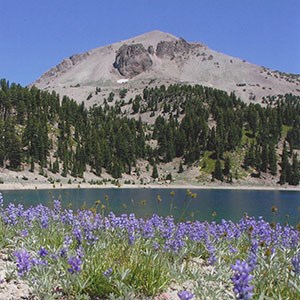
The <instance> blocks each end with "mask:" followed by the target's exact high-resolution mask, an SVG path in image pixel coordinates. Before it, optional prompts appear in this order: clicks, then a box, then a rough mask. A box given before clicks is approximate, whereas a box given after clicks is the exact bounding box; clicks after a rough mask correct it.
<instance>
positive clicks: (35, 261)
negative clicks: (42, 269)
mask: <svg viewBox="0 0 300 300" xmlns="http://www.w3.org/2000/svg"><path fill="white" fill-rule="evenodd" d="M31 263H32V265H33V266H48V261H47V260H42V259H40V258H33V259H32V260H31Z"/></svg>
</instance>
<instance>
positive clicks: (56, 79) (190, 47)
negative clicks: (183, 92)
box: [32, 31, 300, 105]
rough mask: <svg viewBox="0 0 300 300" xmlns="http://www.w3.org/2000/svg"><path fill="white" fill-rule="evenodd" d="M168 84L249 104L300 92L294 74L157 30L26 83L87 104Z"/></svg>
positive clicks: (80, 57)
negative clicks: (209, 89)
mask: <svg viewBox="0 0 300 300" xmlns="http://www.w3.org/2000/svg"><path fill="white" fill-rule="evenodd" d="M174 83H187V84H200V85H204V86H209V87H213V88H217V89H221V90H224V91H227V92H234V93H235V94H236V95H237V96H239V97H240V98H241V99H242V100H244V101H246V102H249V101H251V102H255V103H261V102H262V101H263V97H267V96H275V95H279V94H285V93H293V94H295V95H300V75H294V74H287V73H284V72H279V71H273V70H270V69H268V68H265V67H262V66H257V65H254V64H251V63H249V62H246V61H245V60H241V59H239V58H234V57H231V56H228V55H225V54H222V53H219V52H216V51H214V50H211V49H209V48H208V47H207V46H205V45H203V44H201V43H191V42H187V41H186V40H184V39H183V38H177V37H175V36H173V35H171V34H168V33H164V32H160V31H152V32H149V33H145V34H142V35H140V36H137V37H134V38H131V39H128V40H125V41H121V42H118V43H114V44H112V45H108V46H104V47H100V48H95V49H92V50H90V51H88V52H85V53H82V54H76V55H72V56H70V57H69V58H66V59H64V60H63V61H62V62H61V63H60V64H58V65H57V66H55V67H53V68H52V69H50V70H49V71H47V72H46V73H44V74H43V75H42V76H41V77H40V78H39V79H38V80H36V81H35V82H34V83H33V84H32V85H35V86H36V87H38V88H40V89H43V90H49V91H51V90H55V91H56V92H58V93H59V94H61V95H67V96H69V97H71V98H74V99H75V100H76V101H78V102H81V101H84V100H89V101H87V104H88V105H93V104H95V103H102V102H103V100H104V99H105V98H107V96H108V93H109V92H114V91H117V90H120V89H124V88H126V90H128V91H131V93H129V95H133V94H134V91H135V92H136V93H137V92H140V91H141V90H142V89H143V88H144V87H145V86H159V85H162V84H165V85H168V84H174ZM95 89H97V90H98V91H99V92H97V93H94V92H95Z"/></svg>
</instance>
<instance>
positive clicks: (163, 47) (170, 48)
mask: <svg viewBox="0 0 300 300" xmlns="http://www.w3.org/2000/svg"><path fill="white" fill-rule="evenodd" d="M192 48H193V45H192V44H189V43H188V42H187V41H185V40H184V39H183V38H180V39H178V40H175V41H161V42H159V43H158V44H157V47H156V55H157V57H159V58H164V57H169V58H171V59H173V58H175V57H176V56H177V55H178V54H188V53H189V52H190V50H191V49H192Z"/></svg>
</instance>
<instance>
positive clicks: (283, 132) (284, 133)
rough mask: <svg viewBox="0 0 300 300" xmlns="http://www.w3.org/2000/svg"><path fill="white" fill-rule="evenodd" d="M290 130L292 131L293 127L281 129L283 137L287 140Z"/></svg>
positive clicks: (285, 126)
mask: <svg viewBox="0 0 300 300" xmlns="http://www.w3.org/2000/svg"><path fill="white" fill-rule="evenodd" d="M290 129H292V127H291V126H287V125H283V126H282V129H281V137H282V138H284V139H285V138H286V136H287V133H288V132H289V130H290Z"/></svg>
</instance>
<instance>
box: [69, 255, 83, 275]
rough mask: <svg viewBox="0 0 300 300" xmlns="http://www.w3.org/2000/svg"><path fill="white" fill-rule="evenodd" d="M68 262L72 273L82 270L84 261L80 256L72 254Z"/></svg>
mask: <svg viewBox="0 0 300 300" xmlns="http://www.w3.org/2000/svg"><path fill="white" fill-rule="evenodd" d="M68 264H69V265H70V268H68V271H69V272H70V273H71V274H74V273H79V272H80V271H81V264H82V261H81V259H80V258H79V257H78V256H71V257H70V258H69V260H68Z"/></svg>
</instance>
